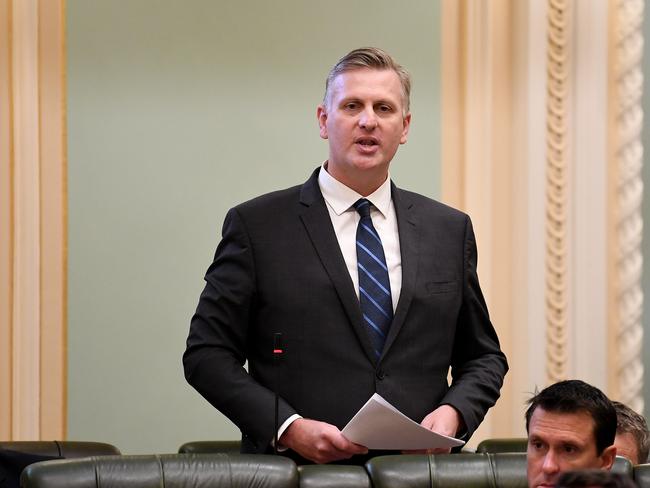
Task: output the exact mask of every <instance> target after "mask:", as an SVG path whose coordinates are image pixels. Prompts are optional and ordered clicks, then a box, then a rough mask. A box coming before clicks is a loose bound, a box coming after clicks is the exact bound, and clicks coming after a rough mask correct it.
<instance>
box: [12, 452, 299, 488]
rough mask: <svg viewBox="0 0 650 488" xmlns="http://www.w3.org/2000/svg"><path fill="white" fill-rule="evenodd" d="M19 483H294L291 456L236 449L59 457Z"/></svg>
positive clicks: (284, 487)
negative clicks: (231, 452) (230, 451)
mask: <svg viewBox="0 0 650 488" xmlns="http://www.w3.org/2000/svg"><path fill="white" fill-rule="evenodd" d="M20 484H21V487H22V488H100V487H101V488H113V487H115V488H117V487H128V488H160V487H161V486H164V487H166V488H185V487H187V488H189V487H194V488H208V487H210V488H214V487H223V488H248V487H256V488H265V487H277V488H297V487H298V469H297V468H296V465H295V464H294V463H293V461H291V460H289V459H286V458H283V457H276V456H265V455H254V454H241V455H237V456H229V455H227V454H165V455H146V456H104V457H91V458H85V459H63V460H57V461H45V462H41V463H36V464H32V465H31V466H28V467H27V468H25V470H24V471H23V473H22V475H21V481H20Z"/></svg>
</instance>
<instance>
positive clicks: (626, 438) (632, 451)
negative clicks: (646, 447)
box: [614, 432, 645, 464]
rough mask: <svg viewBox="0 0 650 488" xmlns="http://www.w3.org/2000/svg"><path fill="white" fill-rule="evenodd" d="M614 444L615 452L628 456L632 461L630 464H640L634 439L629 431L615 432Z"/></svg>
mask: <svg viewBox="0 0 650 488" xmlns="http://www.w3.org/2000/svg"><path fill="white" fill-rule="evenodd" d="M614 445H615V446H616V454H618V455H619V456H623V457H626V458H628V459H629V460H630V461H632V464H640V460H639V450H638V449H637V445H636V439H635V438H634V436H633V435H632V434H631V433H630V432H621V433H618V432H617V433H616V439H614ZM643 462H645V461H643Z"/></svg>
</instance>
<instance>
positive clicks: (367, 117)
mask: <svg viewBox="0 0 650 488" xmlns="http://www.w3.org/2000/svg"><path fill="white" fill-rule="evenodd" d="M359 127H361V128H362V129H366V130H372V129H374V128H375V127H377V114H375V111H374V110H372V109H365V110H364V111H363V112H361V114H360V116H359Z"/></svg>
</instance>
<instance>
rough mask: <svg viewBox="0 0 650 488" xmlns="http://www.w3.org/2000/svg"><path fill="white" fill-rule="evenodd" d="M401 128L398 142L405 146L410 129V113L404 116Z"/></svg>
mask: <svg viewBox="0 0 650 488" xmlns="http://www.w3.org/2000/svg"><path fill="white" fill-rule="evenodd" d="M403 125H404V126H403V128H402V136H401V138H400V140H399V143H400V144H406V138H407V136H408V134H409V129H410V128H411V112H409V113H408V114H406V117H404V122H403Z"/></svg>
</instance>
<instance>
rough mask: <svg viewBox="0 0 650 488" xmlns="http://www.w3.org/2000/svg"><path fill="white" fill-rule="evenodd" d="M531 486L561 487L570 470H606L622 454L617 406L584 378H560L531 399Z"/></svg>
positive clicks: (529, 447) (529, 484) (529, 417)
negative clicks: (564, 474)
mask: <svg viewBox="0 0 650 488" xmlns="http://www.w3.org/2000/svg"><path fill="white" fill-rule="evenodd" d="M526 430H527V431H528V450H527V464H528V469H527V471H528V473H527V474H528V486H529V487H530V488H533V487H550V486H555V485H556V483H557V480H558V478H559V476H560V474H561V473H562V472H564V471H570V470H579V469H605V470H609V469H610V468H611V467H612V464H613V462H614V458H615V457H616V447H615V446H614V437H615V435H616V410H615V409H614V405H612V402H611V401H610V400H609V399H608V398H607V396H605V394H604V393H603V392H602V391H600V390H599V389H598V388H595V387H593V386H591V385H588V384H587V383H585V382H584V381H580V380H569V381H560V382H559V383H555V384H554V385H551V386H549V387H547V388H545V389H543V390H542V391H540V392H539V393H538V394H537V395H535V396H534V397H533V398H531V399H530V401H529V407H528V410H527V411H526Z"/></svg>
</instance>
